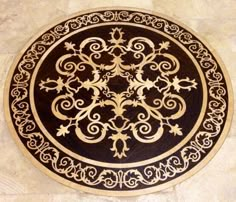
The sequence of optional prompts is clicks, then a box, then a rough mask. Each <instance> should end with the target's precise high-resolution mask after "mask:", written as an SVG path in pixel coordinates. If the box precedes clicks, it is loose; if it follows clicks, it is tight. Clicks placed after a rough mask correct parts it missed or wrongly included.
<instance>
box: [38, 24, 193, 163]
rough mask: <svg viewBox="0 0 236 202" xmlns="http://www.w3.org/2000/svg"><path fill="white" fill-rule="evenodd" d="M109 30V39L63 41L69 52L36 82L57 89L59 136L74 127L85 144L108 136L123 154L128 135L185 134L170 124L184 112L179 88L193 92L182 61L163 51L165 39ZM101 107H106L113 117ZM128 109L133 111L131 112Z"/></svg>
mask: <svg viewBox="0 0 236 202" xmlns="http://www.w3.org/2000/svg"><path fill="white" fill-rule="evenodd" d="M110 35H111V38H110V40H107V41H106V40H104V39H102V38H100V37H89V38H86V39H85V40H83V41H82V42H81V43H80V44H74V43H72V42H65V48H66V50H67V51H68V53H66V54H64V55H62V56H61V57H60V58H59V59H58V60H57V62H56V64H55V68H56V71H57V73H58V79H56V80H54V79H50V78H47V79H46V81H43V80H42V81H41V83H40V84H39V86H40V89H41V90H45V91H46V92H48V91H57V96H56V97H55V98H54V100H53V101H52V103H51V110H52V113H53V114H54V115H55V117H57V118H58V119H60V120H62V121H64V124H61V125H60V126H58V129H57V131H58V132H57V136H66V135H69V134H70V135H71V134H72V133H71V130H74V131H75V134H76V135H77V137H78V138H79V139H80V140H81V141H83V142H85V143H88V144H96V143H98V142H101V141H102V140H103V139H104V138H109V139H111V140H112V141H113V144H112V146H111V148H110V150H111V151H113V152H114V155H113V156H114V157H118V158H120V159H121V158H123V157H126V156H127V151H129V146H128V143H127V140H128V139H131V138H135V139H136V140H137V141H139V142H141V143H154V142H156V141H158V140H159V139H160V138H161V137H162V136H163V134H164V132H165V129H166V128H168V132H169V133H172V134H173V135H180V136H181V135H183V133H182V129H181V127H180V126H179V125H178V124H177V123H174V124H173V120H177V119H179V118H180V117H182V116H183V115H184V113H185V112H186V103H185V101H184V99H183V98H182V97H181V95H180V91H181V90H187V91H191V90H192V89H193V88H196V87H197V83H196V82H195V80H194V79H192V80H191V79H190V78H188V77H186V78H181V79H179V78H178V76H177V73H178V71H179V69H180V63H179V61H178V59H177V58H176V57H175V56H174V55H172V54H170V53H168V52H167V51H168V49H169V47H170V42H169V41H166V42H159V43H158V47H156V44H155V43H153V41H151V40H150V39H148V38H146V37H141V36H138V37H134V38H132V39H130V40H125V38H124V32H122V29H121V28H118V27H116V28H113V29H112V30H111V32H110ZM104 55H105V56H104ZM74 58H77V62H75V61H74ZM101 58H102V60H101ZM129 58H133V59H132V60H131V59H129ZM101 61H103V62H101ZM104 61H105V62H106V63H104ZM145 72H148V73H145ZM85 91H86V92H87V93H84V92H85ZM153 92H155V93H153ZM81 95H84V96H81ZM150 98H151V99H150ZM103 108H108V110H110V111H111V113H110V115H111V114H112V117H109V116H108V115H107V114H106V113H104V112H103V111H102V110H101V109H103ZM128 108H129V109H130V108H132V109H133V111H135V112H136V113H133V114H132V116H130V115H129V114H127V109H128ZM98 109H100V110H98ZM68 112H70V113H68ZM106 115H107V117H109V118H106ZM150 120H151V121H150ZM153 120H154V121H153ZM150 122H154V125H155V127H153V125H152V124H151V123H150ZM82 125H83V128H84V126H86V127H85V128H86V130H84V129H83V130H82V129H81V128H82V127H81V126H82ZM127 131H129V132H127ZM129 134H132V136H131V135H129Z"/></svg>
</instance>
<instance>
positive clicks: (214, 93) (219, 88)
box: [9, 10, 229, 190]
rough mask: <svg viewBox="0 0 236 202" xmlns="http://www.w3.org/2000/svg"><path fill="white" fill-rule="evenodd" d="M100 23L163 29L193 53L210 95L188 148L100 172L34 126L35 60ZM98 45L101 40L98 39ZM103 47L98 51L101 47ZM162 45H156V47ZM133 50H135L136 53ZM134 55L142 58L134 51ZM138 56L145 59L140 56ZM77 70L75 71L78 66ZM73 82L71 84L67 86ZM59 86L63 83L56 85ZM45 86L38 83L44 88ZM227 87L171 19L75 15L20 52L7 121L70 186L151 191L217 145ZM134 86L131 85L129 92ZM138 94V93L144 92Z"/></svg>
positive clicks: (203, 50)
mask: <svg viewBox="0 0 236 202" xmlns="http://www.w3.org/2000/svg"><path fill="white" fill-rule="evenodd" d="M104 22H116V23H117V22H121V23H122V22H132V23H134V24H142V25H144V26H149V27H152V28H155V29H157V30H161V31H162V32H164V33H166V34H168V35H170V36H172V37H173V38H175V39H176V40H178V41H179V42H180V43H181V44H183V45H184V46H185V47H186V48H187V49H188V50H189V52H190V53H191V54H192V55H193V57H195V58H196V60H197V61H198V63H199V65H200V67H201V69H202V71H203V73H204V76H205V79H206V82H207V89H206V90H207V91H208V106H207V109H206V114H205V117H204V120H203V122H202V124H201V130H199V131H197V132H196V134H195V135H194V137H193V138H192V139H191V140H190V141H189V142H188V143H187V144H186V145H184V146H183V148H181V149H180V150H179V151H178V152H176V154H174V155H170V156H169V157H167V158H166V159H164V160H160V161H159V162H156V163H153V164H150V165H145V166H143V167H141V166H140V167H135V168H127V169H119V170H115V169H111V168H100V167H96V166H95V165H94V166H92V165H88V164H86V163H85V162H82V161H78V160H76V159H73V158H72V157H70V156H67V155H65V154H63V152H61V151H60V150H59V149H58V148H56V147H55V146H54V145H53V144H52V143H51V142H49V141H48V140H47V139H46V137H45V136H44V135H43V134H42V132H41V131H40V130H39V129H38V127H37V123H36V122H35V120H34V116H33V114H32V113H31V107H30V104H29V85H30V82H31V74H32V72H33V70H34V68H35V66H36V64H37V62H38V61H39V59H40V58H41V57H42V55H43V54H44V53H45V51H46V50H47V49H48V48H49V47H50V46H51V45H52V44H54V43H55V42H56V41H57V40H58V39H60V38H61V37H63V36H65V35H67V34H68V33H69V32H72V31H73V30H78V29H80V28H81V27H83V26H89V25H93V24H99V23H101V24H102V23H104ZM116 39H117V38H116ZM99 42H102V41H101V40H100V41H99ZM103 43H104V42H103ZM142 43H143V41H142ZM142 43H140V41H138V44H140V45H138V47H142V45H141V44H142ZM163 44H165V47H167V43H163ZM163 44H162V45H161V47H162V49H161V52H160V53H161V54H168V53H165V52H162V51H163V50H165V49H163ZM104 45H105V46H104V47H107V43H105V44H104ZM80 46H81V45H80ZM96 46H97V45H96ZM96 46H95V52H96V51H97V52H98V53H99V49H96ZM98 47H101V46H97V48H98ZM104 47H101V48H102V49H103V48H104ZM122 47H123V46H122ZM161 47H159V49H160V48H161ZM107 48H108V47H107ZM126 48H127V46H126ZM153 48H154V47H153ZM67 49H69V50H70V51H73V52H74V51H75V53H76V54H77V51H78V50H79V49H78V50H77V49H76V48H75V46H74V45H73V44H70V43H68V44H67ZM155 49H156V48H155ZM121 50H122V49H121ZM136 52H139V51H138V50H137V51H136ZM95 55H98V54H95ZM137 55H140V54H138V53H137ZM68 57H69V55H68ZM137 57H143V56H142V55H140V56H137ZM144 57H146V56H144ZM174 61H175V60H174ZM120 64H121V62H120ZM176 64H177V63H176ZM95 67H96V65H95ZM68 68H69V67H68ZM71 68H72V69H73V68H75V66H73V65H72V66H71ZM76 68H79V67H77V66H76ZM81 68H82V67H81ZM129 68H131V67H129ZM153 68H157V67H153ZM121 69H123V68H118V70H121ZM60 71H61V73H63V72H64V74H65V73H66V72H65V71H62V70H60ZM122 71H123V70H122ZM93 75H94V78H95V75H97V76H99V75H98V72H97V73H95V72H94V74H93ZM120 75H121V72H120ZM109 76H110V75H108V76H107V77H105V78H104V79H103V81H106V80H107V79H108V77H109ZM139 76H140V77H141V76H142V74H141V72H140V73H139ZM159 76H160V77H161V74H159ZM127 77H128V76H127ZM127 77H126V78H127ZM162 77H164V79H163V78H162V79H163V80H164V82H166V86H168V85H173V84H174V81H169V80H168V79H166V76H163V75H162ZM69 78H71V80H73V78H74V77H70V75H69ZM135 78H136V80H135ZM141 78H142V77H141ZM58 79H59V80H57V81H56V82H55V85H56V86H57V87H58V88H57V89H55V90H58V91H59V92H60V88H61V87H62V86H63V85H65V83H66V82H67V81H68V80H69V79H68V80H64V79H63V78H61V79H60V78H58ZM71 80H69V82H70V81H71ZM74 81H75V82H79V80H76V79H75V80H74ZM96 81H99V80H96ZM130 81H133V83H132V82H131V83H132V84H133V87H132V88H134V89H135V88H137V91H138V90H139V89H142V87H143V88H146V86H145V87H144V86H143V83H142V82H145V81H142V80H141V81H142V82H139V81H140V80H138V79H137V77H134V78H133V80H132V79H131V78H130ZM179 81H180V80H176V83H178V84H179ZM51 82H54V81H51ZM46 83H47V81H46V82H45V83H44V84H45V85H46ZM59 83H61V84H60V85H58V84H59ZM89 83H90V86H87V87H89V88H93V87H92V86H93V84H92V83H91V81H90V82H87V84H89ZM44 84H43V82H42V86H43V85H44ZM68 84H69V83H68ZM190 84H191V82H190ZM193 84H194V83H193V82H192V85H193ZM136 86H137V87H136ZM175 86H176V85H175ZM177 86H178V85H177ZM226 86H227V85H226V81H225V78H224V75H223V74H222V72H221V70H220V67H219V66H218V64H217V62H216V60H215V58H214V57H213V55H212V54H211V53H210V52H209V50H208V49H207V48H206V47H205V46H204V45H203V44H202V43H201V42H200V41H199V40H198V39H196V38H195V37H194V36H193V35H192V34H191V33H189V32H188V31H186V30H185V29H183V28H181V27H179V26H178V25H176V24H174V23H170V22H169V21H167V20H165V19H163V18H161V17H158V16H154V15H151V14H147V13H142V12H138V11H123V10H121V11H115V10H114V11H113V10H111V11H110V10H109V11H101V12H92V13H89V14H84V15H80V16H76V17H74V18H71V19H69V20H67V21H65V22H63V23H61V24H59V25H57V26H55V27H54V28H52V29H51V30H50V31H48V32H45V34H43V35H42V36H41V37H40V38H38V39H37V40H36V41H35V42H34V43H33V44H32V45H31V46H30V47H29V49H28V50H27V51H26V52H25V53H24V54H23V56H22V58H21V59H20V61H19V62H18V64H17V67H16V70H15V72H14V74H13V76H12V81H11V85H10V91H9V93H10V94H9V98H10V99H9V108H10V111H11V119H12V120H13V121H14V127H15V130H16V131H17V133H18V135H19V138H20V139H23V140H24V142H25V147H26V148H27V149H28V150H29V152H30V153H31V154H33V155H34V156H35V158H37V160H38V161H39V162H40V163H42V164H43V165H44V166H45V167H48V168H50V169H52V170H51V171H52V172H54V173H56V174H58V175H60V177H61V176H63V178H64V179H66V180H68V181H70V182H71V181H73V182H77V183H78V184H82V185H85V186H88V187H94V188H99V189H112V190H121V189H122V188H125V189H126V190H127V188H128V189H134V188H136V190H137V189H139V186H141V188H143V187H145V188H150V187H152V186H153V185H158V184H159V182H163V183H165V181H168V182H171V180H172V179H175V177H176V176H179V175H182V174H183V173H185V172H186V171H188V170H189V169H190V168H191V166H192V167H194V166H195V165H196V164H197V163H199V162H200V161H201V159H202V158H203V157H205V156H206V155H207V152H209V151H210V150H211V149H212V148H213V147H214V144H215V142H216V140H215V139H218V137H219V135H220V133H221V131H222V130H223V128H224V124H225V119H226V114H227V110H228V108H227V104H228V96H229V95H228V90H227V88H226ZM132 88H131V87H130V89H132ZM167 88H168V87H167ZM67 89H69V90H70V93H71V94H73V92H74V91H76V90H77V89H73V88H70V87H69V86H68V87H67ZM101 89H107V86H106V85H105V83H104V86H103V85H102V87H101ZM45 90H46V88H45ZM48 90H49V89H48ZM157 90H160V91H161V90H162V89H158V88H157ZM94 91H95V87H94ZM140 91H141V92H142V90H140ZM163 91H165V89H163ZM163 91H162V92H163ZM176 91H177V89H176ZM99 92H100V91H99ZM128 92H129V91H128ZM114 93H115V92H114ZM111 96H112V95H111ZM141 100H142V99H141ZM141 100H139V99H138V101H137V103H141ZM105 102H106V101H105ZM111 102H112V101H111ZM142 102H143V103H144V102H145V99H143V101H142ZM68 103H69V102H68ZM115 103H116V102H114V108H115ZM112 106H113V105H112ZM77 107H78V108H81V103H80V101H78V103H77ZM60 116H63V114H61V115H60ZM96 117H97V115H96V116H95V117H93V119H96ZM60 118H61V117H60ZM64 118H66V117H64ZM159 120H160V119H159ZM64 127H66V126H64ZM107 127H108V126H107ZM66 133H67V129H66V128H64V130H60V134H66ZM58 134H59V133H58ZM139 136H140V135H139ZM84 138H86V137H84ZM141 138H142V137H141ZM142 139H143V138H142ZM190 165H191V166H190ZM45 167H44V168H45ZM70 182H69V183H70ZM69 183H68V184H69ZM97 185H99V187H96V186H97Z"/></svg>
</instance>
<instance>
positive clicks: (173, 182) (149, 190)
mask: <svg viewBox="0 0 236 202" xmlns="http://www.w3.org/2000/svg"><path fill="white" fill-rule="evenodd" d="M117 9H121V10H133V11H138V12H146V13H149V14H153V15H157V16H160V17H162V18H165V19H167V20H170V21H172V22H174V23H175V24H177V25H180V26H181V27H183V28H184V29H186V30H187V31H188V32H190V33H192V34H193V35H194V36H197V38H198V40H200V41H201V42H202V43H203V44H204V45H205V46H206V47H207V48H208V49H209V51H210V52H211V54H212V55H213V56H214V57H215V59H216V61H217V62H218V64H219V65H220V67H221V70H222V72H223V75H224V77H225V81H226V83H227V88H228V97H229V99H228V112H227V117H226V123H225V126H224V128H223V130H222V133H221V136H220V138H219V140H218V141H217V143H216V144H215V145H214V147H213V148H212V149H211V151H210V152H209V153H208V155H207V156H206V157H205V158H204V159H203V160H202V161H200V162H199V163H198V164H197V165H196V166H195V167H193V168H192V169H191V170H189V171H188V172H187V173H184V174H183V175H181V176H180V177H177V178H175V179H173V180H171V181H168V182H166V183H164V184H161V185H158V186H154V187H151V188H146V189H142V190H131V191H109V190H100V189H95V188H90V187H85V186H82V185H79V184H77V183H74V182H71V181H68V180H65V179H64V178H63V177H60V176H59V175H57V174H55V173H54V172H52V171H50V170H49V169H47V168H46V167H45V166H43V165H42V164H41V163H40V162H39V161H37V160H36V159H35V158H34V156H33V155H32V154H31V153H30V152H29V151H28V150H27V149H26V148H25V146H24V145H23V143H22V142H21V141H20V139H19V138H18V135H17V132H16V131H15V129H14V127H13V124H12V120H11V116H10V111H9V102H8V100H9V89H10V82H7V81H8V80H9V79H10V78H11V77H12V75H13V73H14V70H15V69H14V67H15V66H16V65H17V63H18V61H19V59H20V58H21V56H22V55H23V54H24V52H25V51H26V50H27V48H28V47H29V46H30V45H31V44H32V43H33V42H34V41H35V39H37V38H38V37H39V36H40V35H42V34H43V33H44V32H45V31H47V30H48V28H51V27H52V26H53V25H56V24H58V23H60V22H61V21H62V20H63V21H64V20H65V17H63V18H60V19H58V20H56V21H54V22H53V23H51V24H49V25H47V26H44V27H43V28H41V30H43V31H41V32H39V33H38V34H37V35H35V36H34V37H33V38H31V40H30V41H29V42H28V43H27V44H26V45H25V46H24V48H23V49H22V50H21V51H20V52H19V54H18V56H17V57H16V59H15V60H14V62H13V64H12V65H11V68H10V70H9V72H8V76H7V79H6V83H5V87H4V94H5V98H4V111H5V119H6V122H7V125H8V127H9V130H10V133H11V134H12V137H13V139H14V140H15V142H16V144H17V145H18V146H19V148H20V150H21V151H22V152H23V154H24V155H25V156H26V157H27V158H28V159H29V160H30V161H31V162H32V163H33V164H34V166H35V167H37V168H39V169H40V170H41V171H43V172H44V173H45V174H47V175H48V176H50V177H52V178H53V179H55V180H56V181H58V182H60V183H62V184H65V185H67V186H69V187H72V188H75V189H79V190H81V191H85V192H89V193H92V194H97V195H107V196H136V195H142V194H147V193H152V192H155V191H160V190H162V189H166V188H168V187H170V186H174V185H176V184H178V183H180V182H182V181H184V180H186V179H187V178H189V177H191V176H192V175H194V174H195V173H196V172H197V171H199V170H200V169H201V168H203V167H204V166H205V165H206V164H207V163H208V162H209V161H210V160H211V159H212V158H213V157H214V156H215V154H216V152H217V151H218V150H219V149H220V147H221V146H222V144H223V143H224V140H225V138H226V136H227V134H228V132H229V129H230V125H231V121H232V116H233V89H232V85H231V82H230V77H229V75H228V73H227V71H226V67H225V65H224V64H223V62H222V60H221V59H220V57H219V56H218V54H217V53H216V51H215V50H214V49H213V48H211V47H210V46H209V45H208V43H206V41H205V40H203V39H202V38H201V37H199V36H198V34H197V33H196V32H195V31H193V30H192V29H190V28H188V27H186V26H185V25H183V24H182V23H181V22H179V21H177V20H175V19H173V18H171V17H168V16H165V15H163V14H159V13H157V12H154V11H150V10H145V9H138V8H132V7H100V8H97V9H90V10H85V11H83V12H77V13H75V14H72V15H68V16H66V19H69V18H72V17H74V16H77V15H81V14H86V13H89V12H94V11H102V10H117Z"/></svg>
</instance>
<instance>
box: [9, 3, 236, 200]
mask: <svg viewBox="0 0 236 202" xmlns="http://www.w3.org/2000/svg"><path fill="white" fill-rule="evenodd" d="M5 92H6V99H5V104H6V105H5V109H6V117H7V122H8V125H9V127H10V129H11V132H12V134H13V136H14V138H15V139H16V141H17V143H18V144H19V146H20V147H21V148H22V150H23V152H24V153H25V154H26V155H27V157H29V158H30V159H31V160H32V162H33V163H34V164H35V165H36V166H37V167H39V168H40V169H41V170H43V171H44V172H45V173H47V174H48V175H50V176H52V177H53V178H55V179H56V180H58V181H59V182H62V183H64V184H66V185H68V186H71V187H74V188H78V189H80V190H82V191H87V192H91V193H96V194H104V195H119V196H128V195H138V194H144V193H150V192H153V191H158V190H161V189H164V188H167V187H169V186H172V185H174V184H176V183H178V182H180V181H182V180H184V179H186V178H187V177H189V176H191V175H192V174H193V173H195V172H196V171H197V170H199V169H200V168H201V167H203V166H204V165H205V164H206V163H207V162H208V161H209V160H210V159H211V158H212V157H213V155H214V154H215V153H216V151H217V150H218V149H219V147H220V146H221V144H222V143H223V140H224V139H225V137H226V134H227V131H228V129H229V126H230V122H231V117H232V108H233V106H232V92H231V86H230V82H229V78H228V76H227V73H226V72H225V68H224V66H223V64H222V63H221V62H220V60H219V59H218V58H217V56H216V54H215V53H214V51H212V49H210V48H209V47H208V46H206V44H205V42H204V43H203V42H202V40H199V38H198V37H197V36H196V34H193V32H192V31H189V29H187V28H185V27H184V26H183V25H181V24H180V23H175V22H174V20H172V19H169V18H168V17H166V16H163V15H160V14H156V13H151V12H147V11H143V10H137V9H127V8H114V9H113V8H112V9H111V8H108V9H105V8H104V9H100V10H92V11H87V12H84V13H77V14H75V15H73V16H70V17H69V18H67V19H65V20H62V21H61V22H59V23H55V24H54V25H51V26H50V27H49V28H48V29H46V30H45V31H43V32H41V33H40V34H39V35H38V36H36V37H35V38H34V39H32V40H31V41H30V42H29V43H28V44H27V46H26V47H25V48H24V49H23V50H22V52H21V54H20V55H19V57H18V58H17V59H16V61H15V63H14V64H13V66H12V68H11V70H10V73H9V76H8V79H7V82H6V91H5Z"/></svg>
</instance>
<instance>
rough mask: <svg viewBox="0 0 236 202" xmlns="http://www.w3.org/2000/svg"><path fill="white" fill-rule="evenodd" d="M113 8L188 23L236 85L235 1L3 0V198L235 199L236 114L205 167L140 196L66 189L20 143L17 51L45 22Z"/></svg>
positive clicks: (0, 45) (0, 182) (0, 109)
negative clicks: (14, 104) (14, 92)
mask: <svg viewBox="0 0 236 202" xmlns="http://www.w3.org/2000/svg"><path fill="white" fill-rule="evenodd" d="M108 6H129V7H138V8H144V9H149V10H154V11H157V12H160V13H164V14H166V15H168V16H171V17H174V18H176V19H178V20H180V21H182V22H183V23H184V24H186V25H187V26H189V27H191V28H192V29H193V30H194V31H195V32H197V33H199V35H201V36H203V38H204V39H206V40H207V41H208V42H209V44H210V45H211V46H212V47H214V49H215V50H216V51H217V52H218V53H219V55H220V56H221V58H222V59H223V61H224V63H225V65H226V67H227V70H228V71H229V74H230V76H231V79H232V84H233V88H234V89H236V71H235V67H236V60H235V52H236V34H235V31H236V23H235V22H236V2H235V0H224V1H220V0H219V1H215V0H214V1H213V0H177V1H176V0H153V1H151V0H145V1H144V0H128V1H123V0H107V1H106V0H87V1H84V0H50V1H49V0H41V1H37V0H0V39H1V40H0V75H1V77H0V159H1V161H0V201H7V202H9V201H10V202H11V201H17V202H19V201H20V202H21V201H22V202H28V201H30V202H31V201H36V202H37V201H43V202H44V201H46V202H47V201H53V202H60V201H62V202H64V201H68V202H73V201H82V202H93V201H94V202H95V201H96V202H100V201H105V202H110V201H115V202H118V201H138V202H141V201H142V202H143V201H144V202H149V201H150V202H151V201H152V202H153V201H154V202H155V201H158V202H159V201H161V202H162V201H163V202H164V201H181V202H182V201H191V202H192V201H235V198H236V195H235V194H236V192H235V190H236V183H235V182H236V158H235V157H236V153H235V151H236V150H235V147H236V124H235V123H236V113H235V115H234V118H233V124H232V127H231V130H230V133H229V137H228V138H227V139H226V142H225V143H224V145H223V147H222V149H221V150H220V151H219V152H218V154H217V155H216V156H215V158H214V159H213V160H212V161H211V162H210V163H209V164H208V165H207V166H206V167H205V168H204V169H203V170H201V171H200V172H199V173H198V174H196V175H195V176H193V177H191V178H190V179H188V180H187V181H185V182H183V183H181V184H179V185H177V186H176V187H173V188H170V189H168V190H165V191H162V192H158V193H154V194H150V195H145V196H140V197H130V198H118V197H102V196H93V195H91V194H85V193H82V192H79V191H76V190H73V189H71V188H68V187H65V186H64V185H61V184H59V183H57V182H55V181H54V180H52V179H51V178H49V177H47V176H46V175H45V174H43V173H42V172H41V171H39V170H38V169H36V168H35V167H34V166H33V165H32V164H31V162H29V161H28V160H27V159H26V158H25V157H23V155H22V153H21V152H20V151H19V149H18V147H17V146H16V145H15V143H14V141H13V140H12V138H11V136H10V133H9V131H8V129H7V127H6V123H5V120H4V115H3V102H2V100H3V97H4V93H3V84H4V82H5V78H6V73H7V71H8V69H9V67H10V65H11V63H12V61H13V58H14V56H15V54H16V53H17V52H19V50H20V49H21V47H22V46H23V45H24V44H25V43H26V42H27V41H28V40H29V39H30V37H31V36H33V35H34V34H35V33H37V32H38V30H39V29H40V27H41V26H44V25H46V24H48V23H50V22H52V21H54V20H55V19H58V18H61V17H63V16H65V15H69V14H71V13H74V12H77V11H81V10H85V9H90V8H95V7H108ZM235 106H236V102H235ZM235 108H236V107H235ZM235 112H236V111H235ZM9 148H10V149H9Z"/></svg>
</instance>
